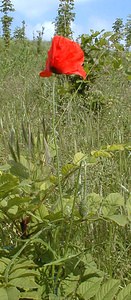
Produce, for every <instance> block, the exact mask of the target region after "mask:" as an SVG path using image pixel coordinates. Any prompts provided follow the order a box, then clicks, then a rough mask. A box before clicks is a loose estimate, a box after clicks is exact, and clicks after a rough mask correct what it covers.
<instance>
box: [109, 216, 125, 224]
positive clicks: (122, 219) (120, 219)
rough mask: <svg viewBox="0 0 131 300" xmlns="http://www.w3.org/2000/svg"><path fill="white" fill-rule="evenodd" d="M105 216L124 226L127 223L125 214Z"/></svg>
mask: <svg viewBox="0 0 131 300" xmlns="http://www.w3.org/2000/svg"><path fill="white" fill-rule="evenodd" d="M107 218H108V219H110V220H112V221H114V222H115V223H117V224H118V225H120V226H125V225H126V224H127V223H128V219H127V216H125V215H112V216H107Z"/></svg>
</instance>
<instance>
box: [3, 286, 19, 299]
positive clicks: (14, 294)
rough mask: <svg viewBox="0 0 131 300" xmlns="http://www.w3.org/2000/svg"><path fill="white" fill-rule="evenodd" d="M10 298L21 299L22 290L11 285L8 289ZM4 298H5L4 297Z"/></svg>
mask: <svg viewBox="0 0 131 300" xmlns="http://www.w3.org/2000/svg"><path fill="white" fill-rule="evenodd" d="M6 291H7V295H8V300H19V299H20V298H19V297H20V292H19V291H18V290H17V288H15V287H9V288H7V289H6ZM2 300H3V299H2Z"/></svg>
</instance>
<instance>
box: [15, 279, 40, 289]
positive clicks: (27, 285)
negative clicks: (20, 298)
mask: <svg viewBox="0 0 131 300" xmlns="http://www.w3.org/2000/svg"><path fill="white" fill-rule="evenodd" d="M10 284H11V285H13V286H15V287H18V288H21V289H24V290H28V289H36V288H38V287H39V285H38V284H37V283H36V282H35V281H34V277H31V276H30V277H19V278H15V279H11V280H10Z"/></svg>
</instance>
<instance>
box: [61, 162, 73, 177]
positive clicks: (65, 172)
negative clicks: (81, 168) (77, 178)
mask: <svg viewBox="0 0 131 300" xmlns="http://www.w3.org/2000/svg"><path fill="white" fill-rule="evenodd" d="M72 171H75V166H74V165H73V164H66V165H64V166H63V167H62V170H61V172H62V174H63V175H65V176H66V175H68V174H69V173H71V172H72Z"/></svg>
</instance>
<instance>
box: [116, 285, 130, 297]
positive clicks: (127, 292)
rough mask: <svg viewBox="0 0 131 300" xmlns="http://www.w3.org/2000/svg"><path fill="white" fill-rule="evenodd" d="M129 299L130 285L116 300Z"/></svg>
mask: <svg viewBox="0 0 131 300" xmlns="http://www.w3.org/2000/svg"><path fill="white" fill-rule="evenodd" d="M128 297H129V299H131V283H129V284H128V285H127V286H126V287H124V288H123V289H122V290H121V291H120V292H119V294H118V296H117V298H116V300H127V299H128Z"/></svg>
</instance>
